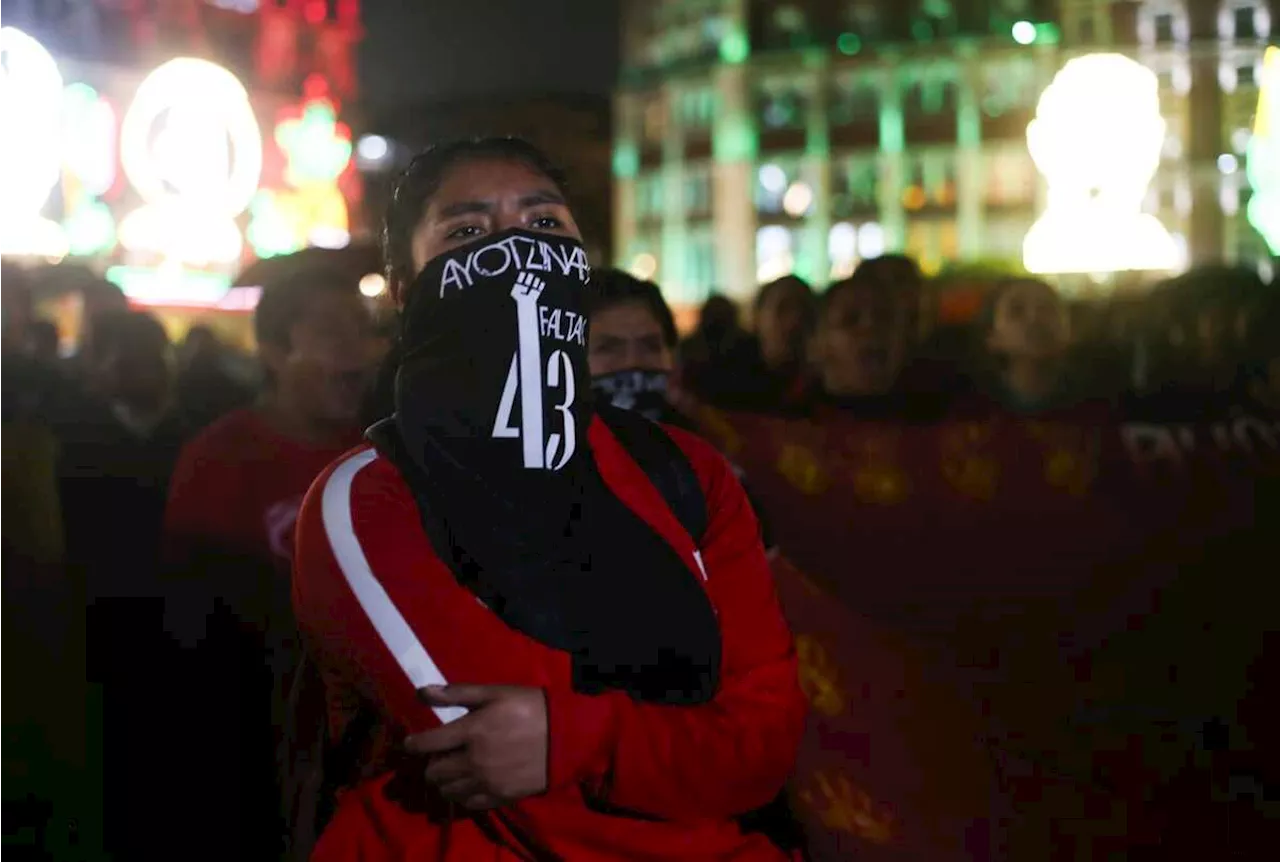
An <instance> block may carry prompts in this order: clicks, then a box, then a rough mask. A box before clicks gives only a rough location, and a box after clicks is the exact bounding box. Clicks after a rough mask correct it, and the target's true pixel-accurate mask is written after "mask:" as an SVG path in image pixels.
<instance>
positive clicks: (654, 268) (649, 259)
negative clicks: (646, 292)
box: [630, 251, 658, 281]
mask: <svg viewBox="0 0 1280 862" xmlns="http://www.w3.org/2000/svg"><path fill="white" fill-rule="evenodd" d="M630 269H631V274H632V275H634V276H635V277H636V278H638V279H641V280H642V281H648V280H649V279H651V278H653V277H654V275H656V274H657V272H658V259H657V258H656V257H654V256H653V255H651V254H649V252H647V251H642V252H640V253H639V254H638V255H636V256H635V257H634V258H632V259H631V267H630Z"/></svg>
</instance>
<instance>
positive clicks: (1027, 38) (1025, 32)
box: [1013, 21, 1036, 45]
mask: <svg viewBox="0 0 1280 862" xmlns="http://www.w3.org/2000/svg"><path fill="white" fill-rule="evenodd" d="M1035 40H1036V25H1035V24H1032V23H1031V22H1030V21H1018V22H1017V23H1015V24H1014V25H1013V41H1015V42H1017V43H1018V44H1019V45H1030V44H1031V43H1032V42H1034V41H1035Z"/></svg>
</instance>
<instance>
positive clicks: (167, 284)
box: [106, 261, 231, 307]
mask: <svg viewBox="0 0 1280 862" xmlns="http://www.w3.org/2000/svg"><path fill="white" fill-rule="evenodd" d="M106 275H107V281H110V282H111V283H112V284H114V285H116V286H117V287H119V288H120V289H121V290H122V291H124V295H125V296H127V297H129V299H131V300H132V301H134V302H136V303H139V304H141V305H168V306H176V305H190V306H199V307H208V306H213V305H217V304H218V303H219V301H221V300H222V299H224V298H225V297H226V296H227V291H228V288H229V287H230V286H231V277H230V276H227V275H220V274H218V273H216V272H198V271H194V270H189V269H183V268H182V266H180V265H179V264H177V263H176V262H174V261H168V262H166V263H164V264H161V265H160V266H158V267H150V266H113V267H110V268H109V269H107V273H106Z"/></svg>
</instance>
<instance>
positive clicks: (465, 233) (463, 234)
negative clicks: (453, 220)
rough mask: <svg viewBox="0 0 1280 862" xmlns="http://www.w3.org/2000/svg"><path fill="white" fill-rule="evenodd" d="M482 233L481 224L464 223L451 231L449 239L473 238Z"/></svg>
mask: <svg viewBox="0 0 1280 862" xmlns="http://www.w3.org/2000/svg"><path fill="white" fill-rule="evenodd" d="M479 235H480V227H479V225H474V224H464V225H462V226H461V227H456V228H454V229H453V230H451V231H449V234H448V236H447V237H446V238H447V239H471V238H472V237H477V236H479Z"/></svg>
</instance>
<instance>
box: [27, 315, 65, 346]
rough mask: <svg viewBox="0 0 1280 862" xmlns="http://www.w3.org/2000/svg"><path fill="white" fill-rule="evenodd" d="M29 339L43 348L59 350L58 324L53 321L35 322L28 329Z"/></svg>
mask: <svg viewBox="0 0 1280 862" xmlns="http://www.w3.org/2000/svg"><path fill="white" fill-rule="evenodd" d="M27 337H28V338H29V339H30V340H31V342H32V343H33V344H38V345H39V346H41V347H50V346H52V347H53V348H55V349H56V348H57V346H58V338H59V334H58V324H56V323H54V322H53V321H52V320H44V319H41V320H33V321H31V326H30V327H28V328H27Z"/></svg>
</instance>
